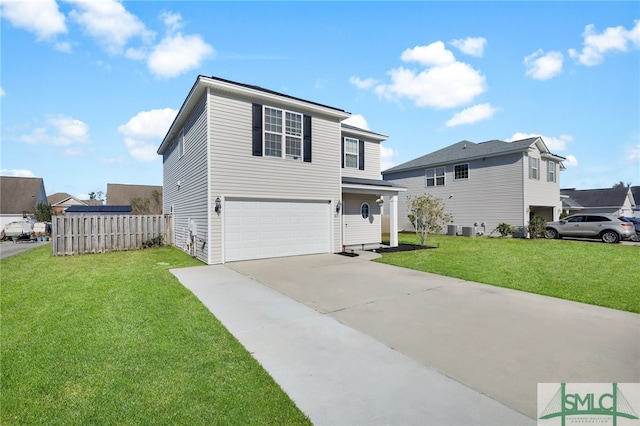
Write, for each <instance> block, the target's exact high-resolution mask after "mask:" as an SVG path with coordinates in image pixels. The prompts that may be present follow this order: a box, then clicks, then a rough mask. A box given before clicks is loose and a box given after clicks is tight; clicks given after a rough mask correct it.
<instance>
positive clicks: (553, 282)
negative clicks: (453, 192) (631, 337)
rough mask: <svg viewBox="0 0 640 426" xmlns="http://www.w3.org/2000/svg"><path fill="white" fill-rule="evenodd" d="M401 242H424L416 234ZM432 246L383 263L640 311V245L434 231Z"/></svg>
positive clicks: (384, 258)
mask: <svg viewBox="0 0 640 426" xmlns="http://www.w3.org/2000/svg"><path fill="white" fill-rule="evenodd" d="M399 237H400V243H409V244H419V239H418V238H417V237H416V235H415V234H409V233H402V234H400V236H399ZM426 244H427V245H439V248H437V249H432V250H418V251H410V252H399V253H385V254H384V255H383V256H382V258H380V259H378V261H379V262H382V263H388V264H391V265H396V266H402V267H405V268H411V269H417V270H419V271H424V272H431V273H435V274H440V275H446V276H450V277H456V278H461V279H463V280H467V281H476V282H480V283H485V284H491V285H496V286H500V287H507V288H512V289H516V290H522V291H527V292H531V293H538V294H544V295H547V296H553V297H559V298H562V299H567V300H573V301H577V302H583V303H589V304H592V305H600V306H605V307H609V308H613V309H619V310H624V311H631V312H637V313H640V248H638V247H634V246H625V245H621V244H603V243H594V242H587V241H567V240H545V239H540V240H526V239H521V238H489V237H475V238H465V237H460V236H458V237H456V236H447V235H430V236H429V237H428V239H427V242H426Z"/></svg>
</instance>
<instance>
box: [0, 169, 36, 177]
mask: <svg viewBox="0 0 640 426" xmlns="http://www.w3.org/2000/svg"><path fill="white" fill-rule="evenodd" d="M0 175H2V176H13V177H35V175H34V174H33V172H32V171H31V170H27V169H1V170H0Z"/></svg>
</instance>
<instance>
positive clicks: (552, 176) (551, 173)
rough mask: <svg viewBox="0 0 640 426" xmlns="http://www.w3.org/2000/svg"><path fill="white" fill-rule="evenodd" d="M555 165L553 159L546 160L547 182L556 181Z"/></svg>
mask: <svg viewBox="0 0 640 426" xmlns="http://www.w3.org/2000/svg"><path fill="white" fill-rule="evenodd" d="M556 166H557V164H556V162H555V161H551V160H548V161H547V182H555V181H556Z"/></svg>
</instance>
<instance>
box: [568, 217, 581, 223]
mask: <svg viewBox="0 0 640 426" xmlns="http://www.w3.org/2000/svg"><path fill="white" fill-rule="evenodd" d="M567 222H584V216H573V217H570V218H567Z"/></svg>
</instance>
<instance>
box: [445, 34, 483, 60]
mask: <svg viewBox="0 0 640 426" xmlns="http://www.w3.org/2000/svg"><path fill="white" fill-rule="evenodd" d="M450 43H451V44H452V45H453V46H454V47H456V48H457V49H458V50H459V51H461V52H462V53H465V54H467V55H469V56H475V57H478V58H481V57H482V56H483V55H484V47H485V46H486V44H487V39H485V38H484V37H467V38H465V39H458V40H452V41H451V42H450Z"/></svg>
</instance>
